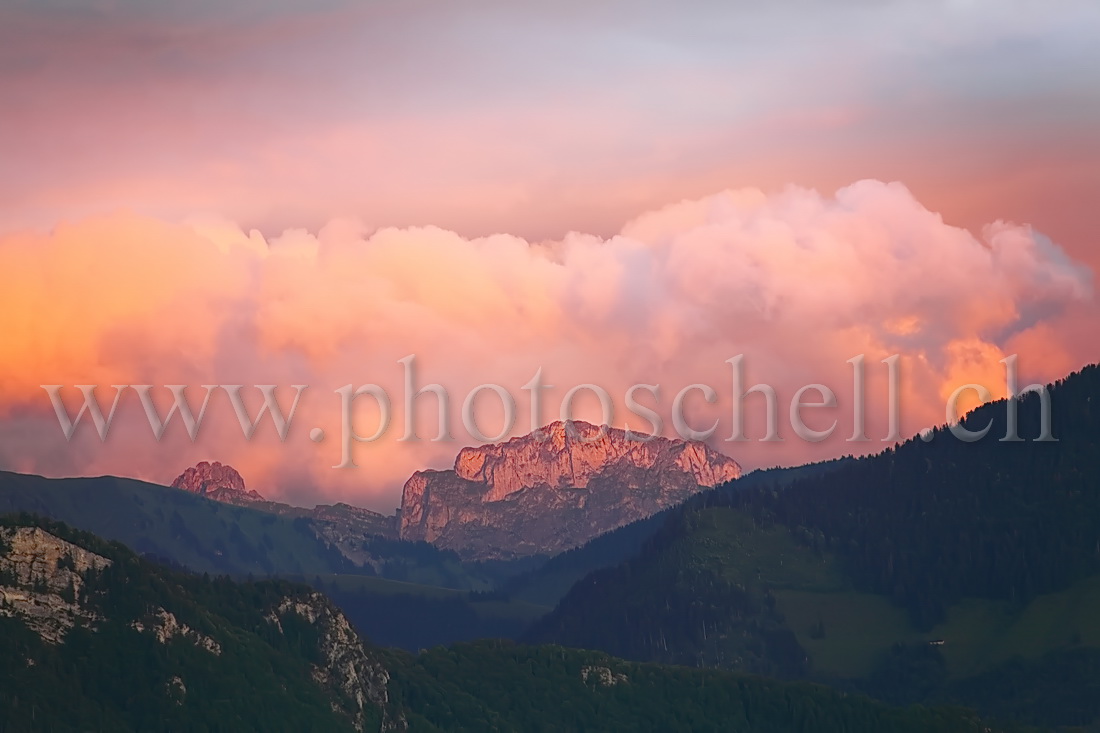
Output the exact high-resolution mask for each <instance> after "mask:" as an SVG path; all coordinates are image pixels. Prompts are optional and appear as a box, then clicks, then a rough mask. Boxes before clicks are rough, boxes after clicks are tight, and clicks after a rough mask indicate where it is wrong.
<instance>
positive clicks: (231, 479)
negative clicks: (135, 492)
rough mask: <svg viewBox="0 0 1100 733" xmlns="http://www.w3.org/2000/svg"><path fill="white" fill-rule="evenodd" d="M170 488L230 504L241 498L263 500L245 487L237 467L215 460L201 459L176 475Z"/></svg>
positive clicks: (256, 493)
mask: <svg viewBox="0 0 1100 733" xmlns="http://www.w3.org/2000/svg"><path fill="white" fill-rule="evenodd" d="M172 488H173V489H183V490H184V491H190V492H191V493H193V494H200V495H202V496H205V497H207V498H210V499H215V500H217V501H224V502H227V503H230V504H235V503H238V501H239V500H241V499H244V500H249V501H263V500H264V498H263V497H262V496H260V494H259V493H258V492H256V491H250V490H248V489H246V488H245V486H244V479H243V478H242V477H241V474H239V473H237V469H235V468H233V467H232V466H226V465H225V464H223V463H218V462H217V461H214V462H213V463H208V462H207V461H203V462H201V463H198V464H196V465H194V466H192V467H191V468H189V469H187V470H186V471H184V472H183V473H181V474H180V475H179V476H177V477H176V480H175V481H173V482H172Z"/></svg>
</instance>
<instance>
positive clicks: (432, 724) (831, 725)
mask: <svg viewBox="0 0 1100 733" xmlns="http://www.w3.org/2000/svg"><path fill="white" fill-rule="evenodd" d="M596 729H599V730H608V731H614V730H624V731H625V730H631V731H666V730H696V731H710V730H713V731H719V730H721V731H753V732H756V731H760V732H763V731H769V732H776V733H785V732H787V731H790V732H791V733H794V732H796V731H808V730H845V731H851V732H852V733H862V732H864V731H866V732H868V733H871V732H875V733H878V732H879V731H883V730H890V731H898V732H902V733H904V732H906V731H913V732H914V733H917V732H918V731H920V732H928V731H932V732H936V731H944V732H950V733H955V732H956V731H957V732H958V733H971V732H973V733H978V732H979V731H990V730H992V729H991V728H990V727H989V726H988V725H987V724H985V723H983V722H982V721H981V720H979V719H978V718H977V717H976V716H975V715H974V714H972V713H970V712H968V711H965V710H957V709H946V708H945V709H931V708H922V707H910V708H904V709H903V708H896V707H890V706H887V705H884V704H882V703H876V702H873V701H871V700H869V699H867V698H864V697H862V696H858V695H846V694H843V693H839V692H835V691H832V690H829V689H827V688H824V687H820V686H816V685H804V684H784V683H778V682H774V681H769V680H764V679H761V678H755V677H748V676H744V675H738V674H734V673H729V672H721V671H714V670H693V669H686V668H669V667H661V666H657V665H647V664H635V663H629V662H624V661H622V660H618V659H615V658H613V657H609V656H608V655H606V654H602V653H599V652H588V651H580V650H569V649H564V648H561V647H555V646H549V647H523V646H516V645H513V644H509V643H502V642H479V643H477V644H462V645H456V646H454V647H450V648H443V647H439V648H436V649H433V650H432V651H430V652H425V653H421V654H418V655H411V654H407V653H403V652H395V651H388V650H382V649H378V648H376V647H374V646H373V645H372V644H371V643H370V642H368V641H366V640H364V639H363V638H361V637H360V636H359V635H358V634H357V633H356V631H355V630H354V629H353V628H352V626H351V625H350V624H349V622H348V620H347V618H346V617H344V615H343V614H342V613H341V612H340V611H339V610H338V609H337V608H336V607H335V606H333V605H332V603H331V602H329V601H328V600H327V599H326V598H325V597H324V596H323V595H321V594H319V593H317V592H315V591H313V590H311V589H309V588H306V587H304V586H298V585H293V584H290V583H286V582H282V581H279V582H275V581H262V582H258V583H240V584H238V583H234V582H232V581H230V580H228V579H224V578H222V579H216V580H210V579H209V578H204V577H199V576H196V575H190V574H187V573H180V572H177V571H172V570H168V569H166V568H164V567H162V566H158V565H154V564H152V563H149V562H146V561H144V560H142V559H141V558H139V557H137V556H136V555H134V554H133V553H132V552H130V551H129V550H127V549H126V548H124V547H123V546H121V545H119V544H117V543H107V542H104V541H103V540H100V539H98V538H96V537H94V536H92V535H88V534H86V533H82V532H77V531H74V530H72V529H69V528H68V527H66V526H64V525H61V524H58V523H55V522H51V521H48V520H42V519H36V518H32V517H26V516H24V517H16V518H11V517H9V518H0V730H4V731H7V730H12V731H21V732H25V733H33V732H34V731H56V730H111V731H120V732H123V733H125V732H126V731H138V730H140V731H170V730H173V731H174V730H194V731H198V730H205V731H212V732H213V731H250V730H251V731H295V732H297V731H318V732H319V731H400V730H415V731H440V730H448V731H482V730H498V731H521V730H522V731H542V730H545V731H551V730H596Z"/></svg>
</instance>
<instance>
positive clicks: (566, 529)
mask: <svg viewBox="0 0 1100 733" xmlns="http://www.w3.org/2000/svg"><path fill="white" fill-rule="evenodd" d="M740 475H741V467H740V466H739V465H738V464H737V462H736V461H735V460H733V459H732V458H730V457H729V456H726V455H723V454H721V453H719V452H717V451H715V450H713V449H711V448H709V447H708V446H706V445H705V444H703V443H696V442H688V441H683V440H670V439H667V438H661V437H655V436H641V435H638V434H634V435H630V434H628V433H627V432H626V431H625V430H620V429H617V428H609V427H607V426H603V427H598V426H595V425H591V424H589V423H586V422H581V421H572V422H555V423H551V424H550V425H547V426H546V427H544V428H542V429H541V430H539V431H536V432H534V433H531V434H529V435H525V436H522V437H519V438H513V439H512V440H509V441H507V442H505V443H497V444H492V445H483V446H476V447H471V448H464V449H462V450H461V451H460V452H459V454H458V456H457V457H456V458H455V464H454V469H452V470H450V471H418V472H417V473H415V474H413V475H412V477H411V478H410V479H409V480H408V481H407V482H406V484H405V488H404V491H403V492H402V497H401V537H402V538H404V539H412V540H426V541H428V542H433V543H435V544H437V545H439V546H441V547H445V548H447V549H453V550H456V551H458V552H460V553H461V554H464V555H466V556H468V557H475V558H488V557H512V556H517V555H528V554H538V553H555V552H560V551H562V550H566V549H569V548H570V547H573V546H576V545H578V544H582V543H583V542H586V541H587V540H589V539H591V538H592V537H595V536H596V535H598V534H602V533H603V532H606V531H608V530H610V529H614V528H615V527H618V526H621V525H623V524H628V523H630V522H632V521H635V520H637V519H641V518H643V517H646V516H649V515H650V514H653V513H655V512H658V511H661V510H662V509H665V508H666V507H668V506H671V505H673V504H676V503H679V502H680V501H683V500H684V499H686V498H687V497H688V496H690V495H691V494H694V493H696V492H698V491H700V490H701V489H703V488H707V487H712V486H716V485H718V484H720V483H724V482H726V481H730V480H732V479H735V478H738V477H739V476H740Z"/></svg>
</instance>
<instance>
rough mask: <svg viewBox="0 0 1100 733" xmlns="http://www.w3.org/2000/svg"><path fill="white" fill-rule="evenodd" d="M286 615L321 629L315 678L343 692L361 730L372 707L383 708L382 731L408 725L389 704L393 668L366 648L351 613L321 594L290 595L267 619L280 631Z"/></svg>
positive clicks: (356, 724) (342, 696) (403, 717)
mask: <svg viewBox="0 0 1100 733" xmlns="http://www.w3.org/2000/svg"><path fill="white" fill-rule="evenodd" d="M288 615H294V616H297V617H298V618H299V619H301V620H303V621H305V622H307V623H308V624H310V625H311V626H313V627H314V628H315V629H317V632H318V634H317V651H318V654H317V657H318V659H317V663H316V664H314V665H313V668H312V677H313V680H314V681H315V682H317V684H319V685H320V686H321V687H322V688H324V689H327V690H330V691H332V692H334V693H336V694H337V695H338V696H339V698H340V699H341V700H342V701H343V705H342V707H343V708H344V712H345V713H347V714H348V715H349V716H350V717H351V719H352V721H353V722H354V724H355V727H356V729H357V730H360V731H362V730H364V723H365V719H366V717H367V715H368V713H369V712H370V710H372V709H375V710H381V711H382V725H381V730H382V731H390V730H406V729H407V728H408V723H407V721H406V720H405V716H404V714H402V713H400V712H397V713H395V712H394V711H392V710H391V709H390V704H389V702H390V700H389V689H388V685H389V681H390V673H389V672H388V671H387V670H386V668H385V666H383V665H382V663H381V662H380V661H379V660H378V659H377V658H375V657H374V656H372V654H371V653H370V652H368V651H367V649H366V647H364V645H363V641H362V639H360V638H359V635H358V634H356V633H355V630H354V629H353V628H352V626H351V624H350V623H349V622H348V619H347V617H345V616H344V614H343V613H341V612H340V611H339V610H338V609H337V608H336V607H335V606H334V605H333V604H332V602H331V601H329V600H328V599H327V598H325V597H324V596H323V595H321V594H320V593H311V594H309V595H308V596H297V597H287V598H284V599H283V600H282V602H281V603H279V605H277V606H276V607H275V608H273V609H271V611H270V612H269V613H268V615H267V620H268V622H270V623H272V624H274V625H275V626H276V627H277V628H278V629H279V631H280V632H282V630H283V621H284V620H285V619H286V617H287V616H288Z"/></svg>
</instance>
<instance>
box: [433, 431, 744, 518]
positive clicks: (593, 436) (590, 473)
mask: <svg viewBox="0 0 1100 733" xmlns="http://www.w3.org/2000/svg"><path fill="white" fill-rule="evenodd" d="M642 437H644V438H645V440H642V439H640V438H642ZM670 457H671V458H672V461H671V463H672V465H671V466H669V468H674V469H676V470H679V471H681V472H684V473H688V474H691V475H692V476H693V477H694V478H695V479H696V483H698V484H699V485H700V486H716V485H718V484H720V483H723V482H725V481H730V480H732V479H735V478H737V477H738V476H740V475H741V467H740V466H739V465H738V464H737V462H736V461H734V460H733V459H732V458H729V457H728V456H725V455H723V454H721V453H718V452H717V451H715V450H712V449H710V448H708V447H707V446H706V445H705V444H703V443H689V442H686V441H682V440H669V439H668V438H661V437H656V436H648V435H647V436H639V435H638V434H637V433H635V434H634V436H633V437H631V435H630V434H628V433H627V432H626V431H625V430H619V429H618V428H610V427H607V426H606V425H605V426H603V427H599V426H596V425H592V424H590V423H587V422H583V421H580V420H574V421H570V422H564V421H558V422H553V423H550V424H549V425H547V426H546V427H545V428H543V429H541V430H539V431H536V432H534V433H529V434H528V435H524V436H522V437H519V438H513V439H512V440H509V441H508V442H506V443H497V444H493V445H484V446H477V447H473V448H463V449H462V450H461V451H459V454H458V457H457V458H456V459H455V467H454V471H455V475H457V476H458V477H459V478H461V479H463V480H466V481H471V482H476V483H480V484H484V485H485V487H486V490H485V492H484V493H483V494H482V499H483V501H500V500H502V499H504V498H506V497H507V496H509V495H511V494H514V493H516V492H517V491H522V490H523V489H526V488H530V487H533V486H540V485H546V486H549V487H551V488H575V489H584V488H587V487H588V483H589V481H590V480H591V479H592V478H593V477H594V476H597V475H599V474H600V473H602V472H603V471H605V470H606V469H607V468H608V467H610V466H612V465H614V464H616V463H618V462H625V463H627V464H629V465H632V466H634V467H636V468H641V469H646V470H648V469H652V468H654V467H655V466H656V465H657V464H658V463H661V462H662V461H663V460H664V459H667V458H670Z"/></svg>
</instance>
